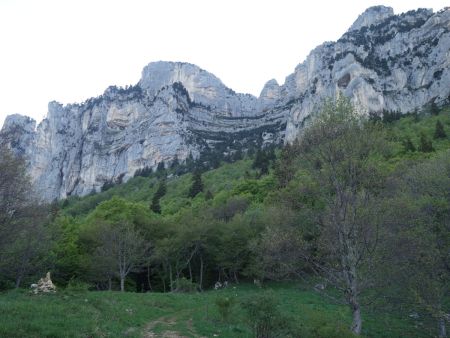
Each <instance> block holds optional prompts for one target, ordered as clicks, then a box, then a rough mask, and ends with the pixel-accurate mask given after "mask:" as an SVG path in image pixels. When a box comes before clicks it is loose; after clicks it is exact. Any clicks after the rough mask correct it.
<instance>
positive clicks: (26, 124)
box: [2, 114, 36, 133]
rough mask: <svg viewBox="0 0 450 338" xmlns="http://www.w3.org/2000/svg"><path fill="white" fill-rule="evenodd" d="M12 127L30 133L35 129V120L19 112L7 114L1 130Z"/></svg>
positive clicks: (5, 130)
mask: <svg viewBox="0 0 450 338" xmlns="http://www.w3.org/2000/svg"><path fill="white" fill-rule="evenodd" d="M14 129H21V130H24V131H26V132H29V133H32V132H34V130H35V129H36V121H35V120H33V119H32V118H30V117H28V116H24V115H20V114H12V115H8V116H7V117H6V119H5V122H4V123H3V128H2V132H8V131H11V130H14Z"/></svg>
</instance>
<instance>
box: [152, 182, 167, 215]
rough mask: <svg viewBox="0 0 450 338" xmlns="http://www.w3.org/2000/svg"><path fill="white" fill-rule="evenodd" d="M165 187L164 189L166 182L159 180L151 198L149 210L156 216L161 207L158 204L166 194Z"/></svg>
mask: <svg viewBox="0 0 450 338" xmlns="http://www.w3.org/2000/svg"><path fill="white" fill-rule="evenodd" d="M166 192H167V187H166V180H165V179H161V180H160V182H159V185H158V189H157V190H156V192H155V194H154V195H153V198H152V204H151V205H150V209H151V210H152V211H153V212H154V213H157V214H160V213H161V206H160V204H159V201H160V199H161V198H162V197H163V196H164V195H165V194H166Z"/></svg>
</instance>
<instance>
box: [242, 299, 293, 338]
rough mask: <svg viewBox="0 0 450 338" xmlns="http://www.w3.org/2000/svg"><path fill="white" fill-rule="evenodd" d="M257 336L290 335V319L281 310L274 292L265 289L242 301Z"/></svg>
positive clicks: (260, 337) (262, 337)
mask: <svg viewBox="0 0 450 338" xmlns="http://www.w3.org/2000/svg"><path fill="white" fill-rule="evenodd" d="M242 307H243V308H244V309H245V310H246V312H247V319H248V321H249V323H250V325H251V327H252V330H253V334H254V336H255V337H256V338H272V337H290V336H291V335H290V333H289V331H290V329H289V327H290V325H289V322H288V320H287V319H286V318H285V317H284V316H283V315H282V314H281V313H280V311H279V302H278V300H277V299H276V298H275V296H274V294H273V292H271V291H265V292H263V293H261V294H257V295H254V296H252V297H251V298H248V299H246V300H244V301H243V302H242Z"/></svg>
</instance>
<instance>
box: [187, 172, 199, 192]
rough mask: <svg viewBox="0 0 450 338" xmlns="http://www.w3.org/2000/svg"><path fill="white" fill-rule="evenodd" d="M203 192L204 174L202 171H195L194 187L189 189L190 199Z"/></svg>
mask: <svg viewBox="0 0 450 338" xmlns="http://www.w3.org/2000/svg"><path fill="white" fill-rule="evenodd" d="M202 191H203V182H202V173H201V171H200V170H196V171H194V174H193V175H192V186H191V188H190V189H189V195H188V196H189V197H191V198H194V197H195V196H197V194H199V193H201V192H202Z"/></svg>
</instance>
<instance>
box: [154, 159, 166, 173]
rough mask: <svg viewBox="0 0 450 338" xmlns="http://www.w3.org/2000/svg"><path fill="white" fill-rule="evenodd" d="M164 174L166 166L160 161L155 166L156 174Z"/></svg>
mask: <svg viewBox="0 0 450 338" xmlns="http://www.w3.org/2000/svg"><path fill="white" fill-rule="evenodd" d="M165 175H166V166H165V164H164V161H161V162H159V163H158V166H157V167H156V176H158V177H163V176H165Z"/></svg>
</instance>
